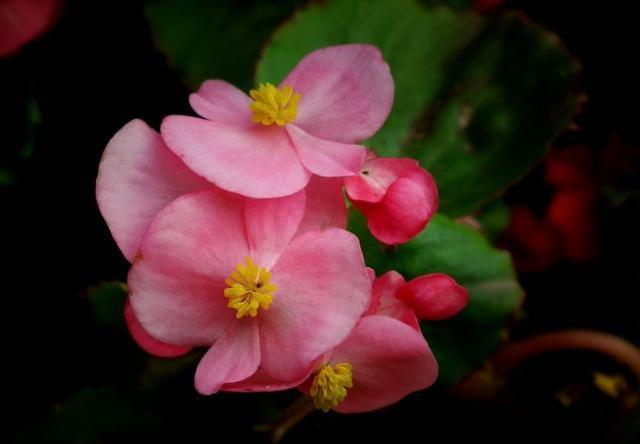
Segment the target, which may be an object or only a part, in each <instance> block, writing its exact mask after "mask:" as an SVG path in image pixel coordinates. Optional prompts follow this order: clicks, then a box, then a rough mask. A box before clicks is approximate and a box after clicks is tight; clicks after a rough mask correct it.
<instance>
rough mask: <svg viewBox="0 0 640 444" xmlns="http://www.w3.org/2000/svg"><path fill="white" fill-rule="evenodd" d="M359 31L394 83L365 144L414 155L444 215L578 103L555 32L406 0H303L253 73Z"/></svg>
mask: <svg viewBox="0 0 640 444" xmlns="http://www.w3.org/2000/svg"><path fill="white" fill-rule="evenodd" d="M356 42H357V43H371V44H373V45H376V46H377V47H379V48H380V50H381V51H382V53H383V55H384V57H385V59H386V60H387V62H388V63H389V65H390V66H391V73H392V75H393V78H394V81H395V86H396V95H395V101H394V106H393V109H392V111H391V114H390V116H389V118H388V120H387V122H386V123H385V125H384V126H383V128H382V129H381V130H380V131H379V132H378V133H377V134H376V135H375V136H374V137H372V138H371V139H370V140H369V141H368V142H367V144H368V145H369V146H371V147H372V148H374V149H375V150H376V151H377V152H378V154H380V155H387V156H409V157H413V158H416V159H418V160H419V161H420V162H421V164H422V166H423V167H425V168H427V169H428V170H429V171H430V172H431V173H432V174H433V176H434V178H435V179H436V182H437V183H438V187H439V189H440V210H441V212H444V213H446V214H448V215H452V216H459V215H465V214H469V213H471V212H473V211H474V210H476V209H477V208H478V207H479V206H480V205H481V204H483V203H484V202H485V201H488V200H489V199H491V198H492V197H494V196H496V195H498V194H499V193H500V192H501V191H503V190H504V189H505V188H506V187H507V186H508V185H510V184H512V183H513V182H514V181H515V180H517V179H519V178H520V177H522V176H523V175H524V174H525V173H526V172H527V171H528V170H529V169H531V168H532V167H533V166H534V165H535V164H536V162H538V161H539V160H540V159H541V158H542V156H543V155H544V153H545V151H546V148H547V146H548V144H549V143H550V142H551V140H552V139H553V138H554V136H555V135H556V134H557V133H558V131H560V130H562V129H564V128H565V127H566V126H567V124H568V123H569V120H570V118H571V116H572V114H573V112H574V110H575V108H576V102H577V93H576V82H577V80H576V78H577V71H578V68H577V65H576V63H575V62H574V61H573V60H572V59H571V57H570V56H569V55H568V54H567V52H566V51H565V50H564V48H563V47H562V45H561V43H560V41H559V40H558V39H557V38H556V37H555V36H554V35H552V34H550V33H548V32H546V31H544V30H543V29H541V28H540V27H538V26H536V25H534V24H533V23H531V22H529V21H527V20H526V19H525V18H523V17H522V16H520V15H518V14H515V13H505V14H501V15H497V16H491V17H485V16H480V15H477V14H472V13H457V12H454V11H453V10H450V9H448V8H442V7H439V8H426V7H423V6H421V5H420V4H418V3H416V2H415V1H413V0H371V1H363V0H344V1H342V0H340V1H337V0H334V1H327V2H323V3H322V4H311V5H310V6H309V7H308V8H307V9H305V10H303V11H301V12H299V13H298V14H296V15H295V16H294V17H293V18H292V20H291V21H289V22H288V23H287V24H285V25H284V26H282V27H281V28H279V29H278V31H277V32H276V33H275V34H274V35H273V37H272V40H271V42H270V43H269V45H268V46H267V48H266V50H265V51H264V54H263V58H262V60H261V62H260V63H259V65H258V69H257V76H256V79H257V80H258V81H261V82H264V81H270V82H275V83H277V82H279V81H280V80H281V79H282V78H283V77H284V76H285V75H286V74H287V73H288V72H289V71H290V70H291V69H292V68H293V67H294V66H295V64H296V63H297V62H298V61H299V60H300V59H301V58H302V57H303V56H304V55H305V54H307V53H309V52H310V51H313V50H315V49H317V48H321V47H325V46H330V45H337V44H344V43H356ZM301 100H304V98H302V99H301Z"/></svg>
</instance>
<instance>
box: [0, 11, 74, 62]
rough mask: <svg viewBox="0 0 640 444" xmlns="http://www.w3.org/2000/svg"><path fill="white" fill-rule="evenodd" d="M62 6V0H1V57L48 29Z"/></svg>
mask: <svg viewBox="0 0 640 444" xmlns="http://www.w3.org/2000/svg"><path fill="white" fill-rule="evenodd" d="M61 6H62V1H61V0H2V1H0V57H4V56H7V55H11V54H13V53H15V52H17V51H18V50H19V49H20V48H21V47H22V46H23V45H25V44H27V43H29V42H30V41H31V40H33V39H35V38H37V37H38V36H40V35H41V34H42V33H44V32H45V31H47V29H49V27H50V26H51V25H52V24H53V23H54V22H55V20H56V18H57V17H58V13H59V11H60V9H61Z"/></svg>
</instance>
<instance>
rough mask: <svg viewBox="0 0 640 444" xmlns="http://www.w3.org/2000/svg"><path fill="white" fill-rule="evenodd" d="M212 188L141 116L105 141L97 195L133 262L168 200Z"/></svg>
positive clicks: (112, 228) (104, 214) (118, 240)
mask: <svg viewBox="0 0 640 444" xmlns="http://www.w3.org/2000/svg"><path fill="white" fill-rule="evenodd" d="M206 188H211V184H209V183H208V182H207V181H206V180H204V179H202V178H201V177H199V176H197V175H196V174H195V173H193V172H192V171H191V170H189V169H188V168H187V167H186V165H185V164H184V163H182V161H181V160H180V159H179V158H178V157H177V156H176V155H175V154H173V153H172V152H171V151H169V149H168V148H167V146H166V145H165V144H164V142H163V141H162V138H161V137H160V135H159V134H158V133H157V132H155V131H154V130H152V129H151V128H149V127H148V126H147V124H146V123H144V122H143V121H142V120H138V119H136V120H132V121H131V122H129V123H127V124H126V125H125V126H124V127H122V129H120V131H118V132H117V133H116V134H115V135H114V136H113V138H112V139H111V140H110V141H109V143H108V144H107V147H106V148H105V150H104V153H103V155H102V160H101V161H100V167H99V171H98V179H97V182H96V199H97V201H98V206H99V207H100V212H101V213H102V216H103V217H104V219H105V221H106V222H107V225H108V226H109V229H110V230H111V234H112V235H113V237H114V239H115V240H116V243H117V244H118V246H119V247H120V250H121V251H122V253H123V254H124V256H125V257H126V258H127V259H128V260H129V261H132V260H133V258H134V256H135V255H136V252H137V251H138V248H139V246H140V242H142V236H143V235H144V233H145V231H146V230H147V228H148V227H149V224H150V223H151V221H152V220H153V218H154V217H155V216H156V214H158V212H159V211H160V210H161V209H162V208H164V207H165V206H166V205H167V204H168V203H169V202H171V201H172V200H174V199H175V198H177V197H178V196H181V195H183V194H186V193H189V192H191V191H195V190H202V189H206Z"/></svg>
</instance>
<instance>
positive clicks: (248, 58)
mask: <svg viewBox="0 0 640 444" xmlns="http://www.w3.org/2000/svg"><path fill="white" fill-rule="evenodd" d="M244 3H245V2H238V1H235V0H220V1H215V2H212V1H210V0H154V1H150V2H149V3H148V4H147V5H146V7H145V14H146V16H147V19H148V20H149V23H150V25H151V30H152V32H153V36H154V39H155V41H156V44H157V45H158V47H159V48H160V49H161V50H162V51H163V52H164V54H165V55H166V56H167V58H168V61H169V63H170V64H171V65H172V66H173V67H175V68H176V69H177V71H178V73H179V74H180V76H181V77H182V78H183V79H184V80H185V82H186V83H187V85H188V86H190V87H191V88H192V89H194V90H195V89H197V88H198V86H200V83H202V82H203V81H204V80H207V79H223V80H227V81H230V82H232V83H234V84H235V85H236V86H238V87H240V88H244V89H246V88H250V87H252V86H253V79H252V77H253V66H254V65H255V62H256V60H257V59H258V57H259V55H260V49H261V48H262V46H263V45H264V44H265V42H266V40H267V39H268V38H269V36H270V35H271V33H272V32H273V30H274V29H275V28H276V26H277V25H279V24H280V22H281V21H283V20H284V19H286V18H287V16H288V15H289V14H291V13H292V12H293V10H294V8H295V7H296V6H300V5H302V4H304V3H305V1H304V0H279V1H277V2H274V1H270V0H258V1H254V2H252V3H251V4H250V5H247V4H244Z"/></svg>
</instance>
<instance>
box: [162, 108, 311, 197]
mask: <svg viewBox="0 0 640 444" xmlns="http://www.w3.org/2000/svg"><path fill="white" fill-rule="evenodd" d="M161 133H162V137H163V138H164V141H165V142H166V143H167V145H168V146H169V148H171V150H172V151H173V152H174V153H176V154H177V155H178V156H180V158H181V159H182V160H183V161H184V162H185V163H186V164H187V165H188V166H189V167H190V168H191V169H192V170H193V171H195V172H196V173H198V174H200V175H201V176H203V177H205V178H206V179H208V180H209V181H211V182H213V183H215V184H216V185H217V186H219V187H220V188H223V189H225V190H227V191H232V192H234V193H238V194H242V195H244V196H248V197H254V198H271V197H282V196H288V195H290V194H293V193H295V192H297V191H300V190H301V189H302V188H304V187H305V186H306V185H307V183H308V182H309V177H310V173H309V172H308V171H307V170H306V169H305V168H304V166H302V164H301V163H300V159H299V158H298V154H297V153H296V150H295V148H294V147H293V145H291V142H290V140H289V137H288V136H287V132H286V130H285V129H283V128H280V127H274V126H270V127H263V126H259V125H253V126H250V127H245V126H238V125H229V124H226V123H221V122H212V121H207V120H204V119H198V118H195V117H185V116H169V117H167V118H165V119H164V121H163V122H162V128H161Z"/></svg>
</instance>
